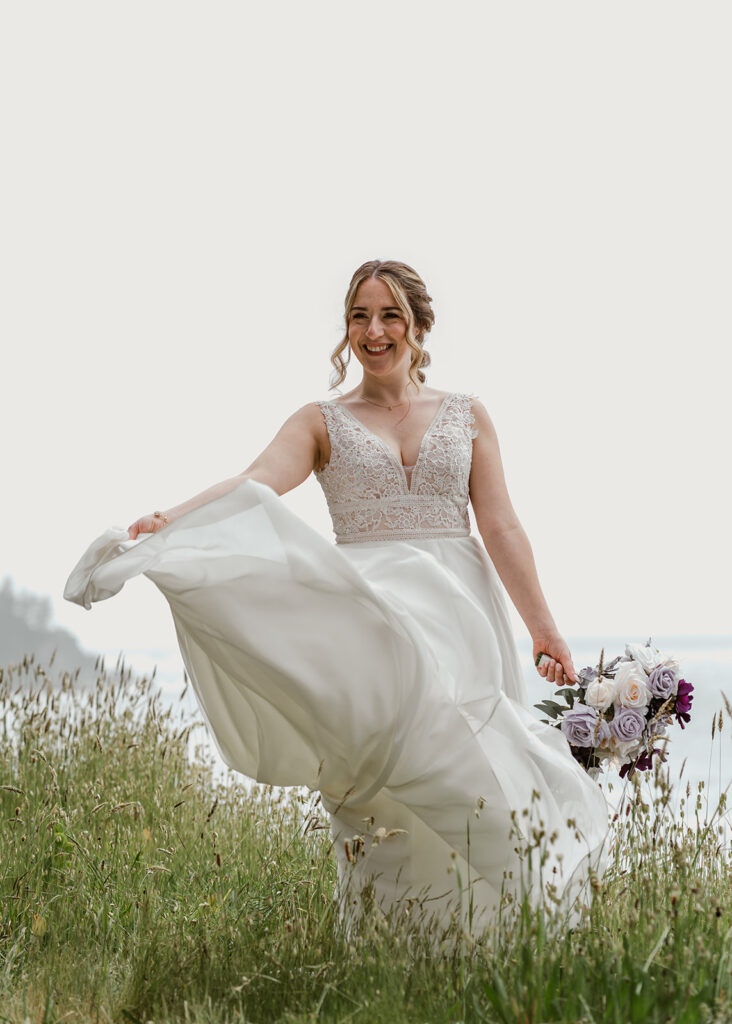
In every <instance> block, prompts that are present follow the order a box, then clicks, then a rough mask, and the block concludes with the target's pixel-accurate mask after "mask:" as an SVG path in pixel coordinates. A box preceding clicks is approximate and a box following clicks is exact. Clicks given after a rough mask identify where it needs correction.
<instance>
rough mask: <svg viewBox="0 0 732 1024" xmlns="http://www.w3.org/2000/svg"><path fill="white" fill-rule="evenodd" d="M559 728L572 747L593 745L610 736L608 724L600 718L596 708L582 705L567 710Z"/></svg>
mask: <svg viewBox="0 0 732 1024" xmlns="http://www.w3.org/2000/svg"><path fill="white" fill-rule="evenodd" d="M560 729H561V730H562V732H563V733H564V735H565V736H566V737H567V741H568V742H569V743H570V744H571V745H572V746H573V747H594V746H595V745H597V744H599V743H602V741H603V740H606V739H608V738H609V736H610V730H609V728H608V724H607V722H606V721H605V720H604V719H600V714H599V712H598V710H597V708H588V707H584V706H580V707H574V708H572V709H571V710H570V711H568V712H567V713H566V715H565V716H564V718H563V719H562V723H561V725H560ZM596 730H597V731H596Z"/></svg>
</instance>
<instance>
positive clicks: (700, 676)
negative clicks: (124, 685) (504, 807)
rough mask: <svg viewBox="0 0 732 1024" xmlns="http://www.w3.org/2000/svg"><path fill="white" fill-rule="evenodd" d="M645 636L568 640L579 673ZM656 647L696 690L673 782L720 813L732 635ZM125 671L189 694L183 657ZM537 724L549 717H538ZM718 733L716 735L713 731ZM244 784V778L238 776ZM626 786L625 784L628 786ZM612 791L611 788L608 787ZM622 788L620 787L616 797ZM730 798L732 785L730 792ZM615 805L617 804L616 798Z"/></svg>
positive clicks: (175, 693)
mask: <svg viewBox="0 0 732 1024" xmlns="http://www.w3.org/2000/svg"><path fill="white" fill-rule="evenodd" d="M647 639H648V638H647V637H587V636H584V637H574V638H572V637H568V638H567V642H568V643H569V646H570V650H571V652H572V658H573V661H574V664H575V667H576V668H577V670H579V669H581V668H584V667H585V666H586V665H592V666H595V665H597V662H598V659H599V656H600V651H601V649H603V648H604V650H605V660H606V661H608V660H611V659H612V658H614V657H615V656H616V655H618V654H623V653H624V652H625V644H626V643H627V642H636V643H645V641H646V640H647ZM652 641H653V643H654V644H655V646H656V647H657V648H658V649H659V650H660V651H661V653H662V654H664V655H674V656H675V657H677V658H678V660H679V662H680V664H681V674H682V677H683V678H685V679H686V680H687V681H688V682H690V683H693V684H694V702H693V704H692V710H691V722H690V723H689V724H688V725H687V726H686V728H685V729H681V727H680V726H672V727H671V728H670V729H669V731H668V735H669V736H670V737H671V741H670V743H669V745H668V751H669V757H668V761H667V762H666V764H667V766H668V768H669V770H670V778H671V781H672V782H674V783H676V782H677V780H678V779H679V773H680V771H681V769H682V764H683V763H684V761H685V762H686V763H685V764H683V775H682V776H681V785H678V784H677V790H678V794H677V795H680V793H681V790H682V789H685V788H686V782H687V781H688V782H689V783H690V784H691V789H692V792H696V788H697V785H698V783H699V782H700V781H702V780H703V781H704V786H705V793H708V794H709V811H710V812H711V811H712V810H713V809H714V807H715V806H716V798H717V797H718V794H719V793H720V791H721V790H723V789H724V788H725V787H726V786H727V785H728V784H729V783H730V782H732V721H730V720H728V716H727V713H726V710H723V728H722V734H721V737H720V736H719V735H716V736H715V739H714V742H712V719H713V717H714V716H715V715H718V714H719V711H720V709H724V702H723V698H722V693H725V694H726V696H727V699H728V700H729V701H730V704H732V636H668V637H664V636H654V637H653V638H652ZM517 647H518V650H519V655H520V658H521V664H522V666H523V669H524V678H525V679H526V683H527V687H528V691H529V700H530V702H531V704H532V705H533V704H535V703H538V702H539V701H541V700H543V699H545V698H547V697H549V698H551V697H553V696H554V693H555V690H556V688H555V686H554V685H553V684H552V683H548V682H547V681H546V680H544V679H542V678H541V676H540V675H539V674H538V673H537V672H536V670H535V668H534V665H533V661H532V656H531V644H530V641H529V639H528V637H527V638H526V639H523V638H521V639H519V640H517ZM118 653H119V652H114V654H111V653H108V654H107V665H108V667H110V666H111V665H112V664H114V661H115V659H116V658H117V655H118ZM124 661H125V664H126V665H127V666H128V667H130V666H132V667H133V674H136V673H139V674H141V675H142V674H150V673H151V672H152V670H153V668H155V671H156V675H155V678H156V680H157V683H158V685H159V686H160V690H161V699H162V700H163V701H164V702H166V703H176V702H178V701H180V699H181V694H182V693H183V690H184V685H185V684H184V668H183V662H182V659H181V656H180V653H179V652H178V651H177V650H176V651H170V650H147V651H125V652H124ZM182 705H183V707H185V708H186V709H188V710H190V711H191V712H192V713H197V716H198V717H199V718H202V715H201V713H200V712H199V711H198V706H197V703H196V699H195V695H194V693H193V690H192V687H191V686H190V685H189V686H188V687H187V692H186V693H185V696H184V697H183V699H182ZM536 714H537V717H539V718H542V717H544V716H543V715H542V714H541V712H539V711H536ZM715 732H716V730H715ZM190 742H191V745H192V749H194V747H195V746H196V745H198V746H199V750H200V751H201V752H202V753H203V754H204V756H206V758H207V759H209V758H210V760H211V761H212V762H213V763H214V764H215V765H216V766H217V773H218V777H219V778H220V779H221V780H222V781H225V780H226V779H227V778H228V777H230V776H233V775H236V773H233V772H231V770H230V769H229V768H227V766H226V765H225V764H224V763H223V761H222V760H221V758H220V756H219V754H218V751H217V750H216V748H215V746H214V743H213V741H212V740H211V738H210V737H209V735H208V732H207V730H206V729H205V727H201V728H200V729H196V730H194V732H193V733H192V734H191V741H190ZM606 777H607V778H608V780H610V779H612V778H615V779H617V776H616V775H615V773H614V772H609V773H607V776H606ZM239 778H241V777H240V776H239ZM620 785H622V780H621V783H620ZM603 788H604V789H606V788H607V787H606V785H605V784H603ZM618 789H619V786H618V785H617V784H616V785H615V786H614V791H615V792H616V793H617V791H618ZM729 795H730V797H731V798H732V786H731V787H730V794H729ZM611 799H612V797H611Z"/></svg>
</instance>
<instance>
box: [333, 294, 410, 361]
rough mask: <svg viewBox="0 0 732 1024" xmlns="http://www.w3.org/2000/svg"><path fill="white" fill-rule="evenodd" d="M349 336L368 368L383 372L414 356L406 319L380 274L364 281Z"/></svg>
mask: <svg viewBox="0 0 732 1024" xmlns="http://www.w3.org/2000/svg"><path fill="white" fill-rule="evenodd" d="M348 340H349V342H350V345H351V351H352V352H353V353H354V354H355V356H356V358H357V359H358V361H359V362H360V363H361V365H362V366H363V368H364V370H365V371H368V372H369V373H374V374H377V375H378V376H380V377H381V376H383V375H384V374H390V373H392V372H393V371H394V370H395V369H396V368H397V367H400V366H401V364H402V363H404V362H405V361H406V365H407V368H408V367H409V363H410V360H411V351H410V348H409V345H408V344H407V320H406V317H405V316H404V313H402V311H401V309H399V307H398V306H397V305H396V303H395V301H394V296H393V295H392V293H391V290H390V289H389V286H388V285H387V284H385V283H384V281H380V280H379V279H378V278H373V277H370V278H368V279H367V280H366V281H363V282H362V283H361V284H360V285H359V287H358V291H357V292H356V298H355V300H354V303H353V308H352V309H351V314H350V317H349V320H348Z"/></svg>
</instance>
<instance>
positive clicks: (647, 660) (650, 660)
mask: <svg viewBox="0 0 732 1024" xmlns="http://www.w3.org/2000/svg"><path fill="white" fill-rule="evenodd" d="M625 653H626V655H627V656H628V657H629V658H632V659H633V661H637V662H638V664H639V665H641V666H642V667H643V669H644V670H645V672H646V675H650V674H651V672H652V671H653V670H654V668H655V667H656V665H658V664H659V663H660V662H661V661H663V655H662V654H661V652H660V651H658V650H656V648H655V647H653V646H651V647H646V646H645V644H626V645H625Z"/></svg>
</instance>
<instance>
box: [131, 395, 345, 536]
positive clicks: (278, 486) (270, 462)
mask: <svg viewBox="0 0 732 1024" xmlns="http://www.w3.org/2000/svg"><path fill="white" fill-rule="evenodd" d="M326 443H327V431H326V428H325V423H324V420H323V415H322V413H321V411H320V407H319V406H318V404H317V402H309V403H308V404H307V405H304V406H302V407H301V408H300V409H298V410H297V411H296V412H294V413H293V414H292V416H290V417H289V419H287V420H285V422H284V423H283V424H282V426H281V427H280V429H279V430H278V431H277V433H276V434H275V436H274V437H273V438H272V440H271V441H270V443H269V444H268V445H267V447H266V448H265V449H264V450H263V451H262V452H261V453H260V454H259V455H258V456H257V457H256V459H255V460H254V462H252V463H251V465H249V466H247V468H246V469H245V470H243V471H242V472H241V473H239V474H238V475H237V476H233V477H230V478H229V479H227V480H222V481H221V483H218V484H214V485H213V486H212V487H209V488H207V489H206V490H205V491H201V493H200V494H196V495H194V497H192V498H189V500H188V501H184V502H183V503H182V504H180V505H176V506H175V507H174V508H170V509H168V510H167V511H166V512H165V516H166V517H167V520H168V522H169V523H172V522H173V520H174V519H178V518H180V516H182V515H185V514H186V512H191V511H193V509H194V508H198V507H199V506H200V505H205V504H207V503H208V502H209V501H214V500H215V499H216V498H220V497H222V495H224V494H228V493H229V491H233V490H234V488H235V487H238V486H239V484H240V483H241V482H242V480H256V481H258V482H259V483H262V484H267V485H268V486H269V487H271V488H272V490H274V491H276V492H277V494H285V493H286V492H287V491H291V490H292V489H293V488H294V487H297V486H299V484H301V483H302V482H303V481H304V480H306V479H307V478H308V476H310V473H311V472H312V471H313V469H315V468H316V467H317V466H318V464H319V461H320V459H321V452H322V450H323V447H324V444H326ZM164 526H165V523H164V521H163V520H162V519H161V518H159V517H154V516H153V515H146V516H141V517H140V519H138V520H137V521H136V522H134V523H133V524H132V525H131V526H129V527H128V528H127V529H128V533H129V535H130V539H131V540H135V539H136V538H137V536H138V534H140V533H155V532H156V531H157V530H161V529H163V527H164Z"/></svg>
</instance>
